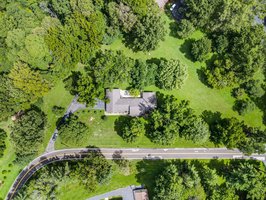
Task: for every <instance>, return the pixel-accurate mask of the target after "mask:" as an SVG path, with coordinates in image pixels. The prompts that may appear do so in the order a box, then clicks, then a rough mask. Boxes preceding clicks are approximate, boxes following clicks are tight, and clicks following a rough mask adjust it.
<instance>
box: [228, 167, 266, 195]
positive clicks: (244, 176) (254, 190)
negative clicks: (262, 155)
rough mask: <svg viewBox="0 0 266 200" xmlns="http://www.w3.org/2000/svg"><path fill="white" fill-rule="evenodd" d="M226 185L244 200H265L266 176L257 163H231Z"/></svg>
mask: <svg viewBox="0 0 266 200" xmlns="http://www.w3.org/2000/svg"><path fill="white" fill-rule="evenodd" d="M227 181H228V184H229V185H230V186H231V187H233V188H235V189H236V190H237V193H238V194H239V195H240V196H243V198H244V199H265V198H266V175H265V171H261V170H260V165H259V163H256V164H254V163H253V164H252V163H249V162H238V163H235V164H234V163H233V164H232V165H231V166H230V167H229V170H228V174H227Z"/></svg>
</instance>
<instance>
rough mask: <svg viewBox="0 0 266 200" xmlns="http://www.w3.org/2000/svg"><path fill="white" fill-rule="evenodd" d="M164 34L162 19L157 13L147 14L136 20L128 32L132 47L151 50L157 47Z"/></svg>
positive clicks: (139, 49) (137, 49)
mask: <svg viewBox="0 0 266 200" xmlns="http://www.w3.org/2000/svg"><path fill="white" fill-rule="evenodd" d="M165 34H166V31H165V27H164V21H163V20H162V17H161V16H160V15H158V14H155V13H154V14H147V15H146V16H144V17H143V18H142V19H141V20H140V21H137V22H136V24H135V28H134V29H133V30H132V32H131V34H130V39H132V43H131V45H132V47H133V49H134V50H136V51H151V50H154V49H156V47H158V45H159V42H160V41H161V40H163V39H164V36H165Z"/></svg>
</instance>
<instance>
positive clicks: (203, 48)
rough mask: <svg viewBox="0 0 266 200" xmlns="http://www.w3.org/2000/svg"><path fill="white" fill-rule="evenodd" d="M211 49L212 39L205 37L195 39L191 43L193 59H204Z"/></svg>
mask: <svg viewBox="0 0 266 200" xmlns="http://www.w3.org/2000/svg"><path fill="white" fill-rule="evenodd" d="M211 51H212V41H211V40H210V39H208V38H207V37H203V38H202V39H200V40H197V41H195V42H193V43H192V45H191V54H192V56H193V58H194V60H195V61H200V62H201V61H204V60H206V59H207V56H208V54H209V53H210V52H211Z"/></svg>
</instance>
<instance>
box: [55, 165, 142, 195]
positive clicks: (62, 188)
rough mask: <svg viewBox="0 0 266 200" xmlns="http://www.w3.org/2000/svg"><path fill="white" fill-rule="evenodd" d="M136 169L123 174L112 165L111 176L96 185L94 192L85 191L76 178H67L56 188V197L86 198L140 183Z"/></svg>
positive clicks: (133, 166)
mask: <svg viewBox="0 0 266 200" xmlns="http://www.w3.org/2000/svg"><path fill="white" fill-rule="evenodd" d="M131 163H132V168H135V167H136V164H137V161H132V162H131ZM136 174H137V172H136V170H133V172H132V173H131V174H130V175H128V176H125V175H123V174H121V173H120V171H119V169H118V168H117V167H116V166H114V171H113V175H112V178H111V180H110V181H109V182H107V183H106V184H103V185H101V186H100V187H98V188H97V189H96V190H95V191H94V192H89V191H87V190H86V189H85V188H84V187H83V186H81V185H80V184H78V182H77V180H69V179H68V181H65V182H63V183H62V184H61V185H59V187H58V190H57V195H58V196H57V198H58V199H61V200H73V199H76V200H78V199H86V198H88V197H93V196H96V195H99V194H103V193H106V192H109V191H112V190H115V189H118V188H123V187H127V186H129V185H140V184H141V183H140V182H139V181H138V180H137V178H136Z"/></svg>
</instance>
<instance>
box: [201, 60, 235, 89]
mask: <svg viewBox="0 0 266 200" xmlns="http://www.w3.org/2000/svg"><path fill="white" fill-rule="evenodd" d="M232 65H233V63H232V61H231V60H230V59H216V60H214V61H213V62H212V63H211V66H210V67H208V68H207V69H205V70H204V73H205V75H206V79H207V80H206V81H207V83H208V84H209V85H210V86H211V87H213V88H217V89H222V88H224V87H227V86H232V85H233V84H234V83H236V81H237V78H236V77H235V73H234V72H233V71H231V67H232Z"/></svg>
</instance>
